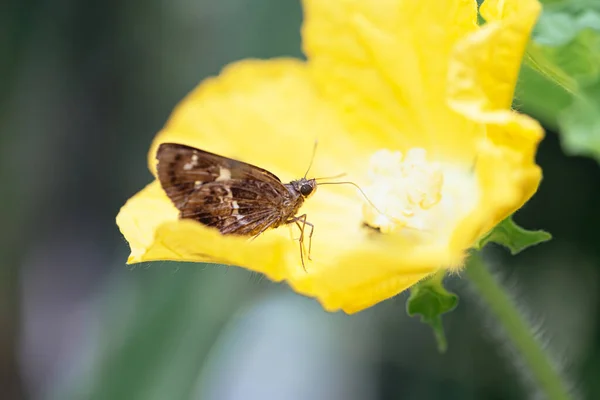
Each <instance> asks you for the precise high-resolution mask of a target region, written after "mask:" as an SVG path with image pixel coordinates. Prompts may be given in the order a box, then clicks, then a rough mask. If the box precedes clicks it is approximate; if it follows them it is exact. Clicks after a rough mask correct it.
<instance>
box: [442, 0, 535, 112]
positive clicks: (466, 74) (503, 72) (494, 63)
mask: <svg viewBox="0 0 600 400" xmlns="http://www.w3.org/2000/svg"><path fill="white" fill-rule="evenodd" d="M481 8H482V13H483V14H484V15H485V17H486V18H488V22H487V23H486V24H485V25H484V26H483V27H482V28H481V29H480V30H479V31H477V32H474V33H472V34H470V35H468V36H467V37H465V38H464V39H463V40H461V41H460V42H459V43H458V44H457V46H456V48H455V49H454V52H453V55H452V60H451V63H450V72H449V76H450V85H449V88H448V91H449V95H450V97H451V99H452V102H451V104H452V106H453V107H454V108H455V109H457V110H459V111H461V112H462V113H464V114H467V115H469V116H471V117H472V118H478V117H479V116H480V115H481V112H482V111H484V112H494V111H498V110H502V112H505V111H506V110H507V109H508V108H509V107H510V105H511V102H512V98H513V94H514V89H515V85H516V82H517V77H518V74H519V68H520V67H521V60H522V57H523V53H524V52H525V47H526V46H527V43H528V41H529V35H530V33H531V30H532V28H533V26H534V24H535V21H536V20H537V17H538V15H539V12H540V8H541V7H540V4H539V3H538V2H537V0H512V1H511V0H502V1H497V0H486V2H485V3H484V4H483V6H482V7H481ZM492 117H493V116H492V115H488V116H487V118H488V120H489V118H492ZM505 118H506V116H504V115H498V116H497V120H498V121H503V120H505Z"/></svg>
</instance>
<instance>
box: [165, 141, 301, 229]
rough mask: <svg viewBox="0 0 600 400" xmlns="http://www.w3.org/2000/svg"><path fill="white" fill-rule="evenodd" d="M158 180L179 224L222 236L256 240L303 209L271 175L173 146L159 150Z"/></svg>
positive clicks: (249, 166)
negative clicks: (187, 220) (181, 220)
mask: <svg viewBox="0 0 600 400" xmlns="http://www.w3.org/2000/svg"><path fill="white" fill-rule="evenodd" d="M156 158H157V160H158V164H157V170H158V179H159V180H160V183H161V185H162V187H163V189H164V190H165V192H166V194H167V196H168V197H169V198H170V199H171V201H172V202H173V204H174V205H175V207H177V209H179V211H180V213H181V217H182V218H190V219H194V220H196V221H199V222H201V223H202V224H204V225H207V226H211V227H215V228H217V229H219V231H220V232H221V233H223V234H239V235H257V234H259V233H262V232H263V231H264V230H266V229H268V228H270V227H274V226H278V225H280V224H283V223H285V222H286V221H287V220H288V219H289V218H290V214H291V217H293V216H294V214H295V212H296V210H297V209H298V207H299V206H300V204H301V203H302V202H301V201H299V202H298V201H297V200H298V196H294V194H293V193H291V192H290V191H289V190H288V189H287V188H286V187H285V186H284V185H283V184H282V183H281V181H280V180H279V178H277V177H276V176H275V175H273V174H272V173H270V172H268V171H266V170H264V169H262V168H259V167H256V166H253V165H251V164H247V163H244V162H241V161H237V160H233V159H230V158H226V157H222V156H219V155H216V154H213V153H209V152H206V151H203V150H199V149H196V148H193V147H189V146H184V145H180V144H174V143H163V144H161V145H160V147H159V149H158V152H157V155H156Z"/></svg>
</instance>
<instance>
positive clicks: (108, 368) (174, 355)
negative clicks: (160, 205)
mask: <svg viewBox="0 0 600 400" xmlns="http://www.w3.org/2000/svg"><path fill="white" fill-rule="evenodd" d="M547 3H552V4H549V7H548V8H547V9H546V10H545V13H544V16H543V17H542V19H541V20H540V25H539V26H538V30H537V31H536V34H535V36H534V43H533V44H532V46H533V47H532V49H531V51H532V53H531V54H532V55H533V57H534V59H535V60H536V61H537V63H538V64H539V63H541V64H542V67H543V68H542V70H543V71H545V73H546V74H547V73H548V70H551V74H553V75H552V76H553V77H554V78H555V79H558V81H559V82H560V83H561V84H562V85H563V87H561V86H560V85H556V84H554V83H552V82H551V81H550V80H549V79H547V77H544V74H542V73H539V72H536V71H535V70H534V69H533V68H526V69H525V70H524V71H523V73H522V76H521V78H520V83H519V87H518V88H517V93H516V100H515V107H517V108H519V109H520V110H522V111H524V112H528V113H530V114H532V115H533V116H535V117H537V118H539V119H540V120H541V121H542V122H543V123H544V125H545V126H546V127H547V129H548V134H547V137H546V139H545V140H544V141H543V143H542V145H541V147H540V151H539V154H538V162H539V164H540V165H541V166H542V167H543V169H544V181H543V183H542V185H541V187H540V190H539V192H538V193H537V194H536V195H535V197H534V198H533V199H532V200H531V201H530V202H529V203H528V204H527V205H526V206H525V208H524V209H523V210H521V211H520V212H519V213H517V215H516V217H515V219H516V221H518V222H519V223H520V224H521V225H523V226H525V227H528V228H535V229H545V230H547V231H549V232H551V233H552V234H553V235H554V240H552V241H551V242H549V243H546V244H543V245H540V246H537V247H535V248H533V249H530V250H528V251H526V252H524V253H522V254H521V255H519V256H517V257H510V256H509V255H508V254H507V252H506V251H504V250H503V249H500V248H491V249H488V251H487V253H486V257H487V259H488V260H489V261H490V264H491V265H492V267H493V268H494V270H495V271H497V274H498V276H499V277H500V279H502V281H503V282H504V284H505V285H506V286H507V288H508V289H509V290H510V291H511V292H512V294H513V295H514V298H515V299H516V300H517V301H518V303H519V304H520V307H521V308H522V310H523V312H525V313H526V315H528V317H529V319H530V321H531V323H532V324H533V326H534V327H535V329H536V330H538V331H539V335H540V338H541V340H542V341H543V342H544V343H545V345H546V346H547V348H548V349H549V351H550V352H551V354H552V355H553V357H554V359H555V361H556V363H557V365H559V366H560V368H561V369H562V371H564V374H565V376H566V377H567V378H568V380H569V382H570V383H571V385H572V387H573V388H574V391H575V393H578V394H579V396H580V398H586V399H600V319H599V318H598V317H599V316H600V313H599V311H600V296H599V287H600V246H599V244H600V243H599V236H598V233H597V230H598V227H599V226H600V168H599V166H598V162H597V161H596V160H595V159H593V158H587V157H585V156H592V157H593V156H596V157H598V156H599V155H600V122H599V118H600V90H598V88H600V83H599V82H600V79H599V77H598V74H599V72H598V70H599V69H600V39H599V38H600V22H598V21H600V5H599V4H598V3H600V2H598V1H596V0H581V1H552V2H547ZM596 17H597V18H598V19H595V18H596ZM301 19H302V10H301V6H300V3H299V1H298V0H252V1H250V0H220V1H215V0H213V1H210V0H175V1H163V0H144V1H140V0H131V1H127V2H125V1H114V0H105V1H98V0H88V1H76V0H61V1H58V0H55V1H50V0H46V1H44V0H21V1H19V0H12V1H11V0H9V1H8V2H5V3H3V5H2V6H0V178H1V180H0V182H1V183H0V185H1V186H0V191H1V193H2V196H1V197H0V206H1V207H0V210H1V219H0V223H1V226H2V229H1V230H0V234H1V235H2V236H1V239H2V240H0V260H2V262H1V264H0V274H1V275H0V293H1V294H2V298H1V299H0V327H1V329H0V393H1V394H0V397H2V399H8V400H11V399H43V400H46V399H57V400H63V399H65V400H66V399H102V400H104V399H109V400H113V399H114V400H120V399H151V400H155V399H156V400H162V399H211V400H212V399H216V400H221V399H223V400H229V399H231V400H237V399H334V400H336V399H344V400H355V399H375V400H379V399H442V398H443V399H525V398H532V397H534V396H535V394H536V393H535V390H534V388H533V387H532V386H531V385H530V383H528V382H527V379H523V378H522V376H521V375H522V374H521V373H520V371H521V368H522V367H521V365H520V362H519V361H518V357H516V356H515V354H514V351H513V350H512V348H511V346H510V344H508V343H506V341H505V339H504V337H503V335H502V333H501V330H500V329H499V327H498V326H497V323H496V322H495V321H494V318H493V316H492V315H490V313H489V311H488V310H487V308H486V307H485V304H482V303H481V301H480V300H479V299H478V297H477V295H476V294H475V293H474V292H473V290H472V288H471V287H470V285H469V282H468V281H467V280H466V279H460V278H459V277H452V278H450V279H448V281H447V282H448V284H447V286H448V287H449V288H450V289H451V290H453V291H455V292H457V293H458V294H459V295H460V296H461V301H460V304H459V307H458V308H457V309H456V310H455V311H454V312H452V313H450V314H448V315H446V316H445V317H444V324H445V327H446V333H447V336H448V343H449V350H448V352H447V353H446V354H443V355H441V354H439V353H438V352H437V350H436V344H435V341H434V338H433V334H432V332H431V330H430V328H429V327H428V326H426V325H423V324H421V323H420V322H419V320H418V319H417V318H409V317H407V316H406V313H405V310H404V307H405V301H406V297H407V295H406V294H401V295H399V296H397V297H396V298H394V299H392V300H389V301H386V302H384V303H381V304H379V305H377V306H375V307H373V308H371V309H369V310H367V311H364V312H362V313H359V314H357V315H354V316H347V315H345V314H342V313H336V314H328V313H326V312H324V311H323V310H322V309H321V308H320V307H319V305H318V304H317V303H316V302H315V301H313V300H311V299H307V298H303V297H301V296H298V295H296V294H294V293H293V292H292V291H291V290H289V289H288V288H287V287H286V286H285V285H283V284H274V283H271V282H268V281H266V280H264V279H261V278H260V277H258V276H256V275H253V274H251V273H249V272H246V271H243V270H240V269H236V268H225V267H215V266H203V265H192V264H173V263H166V262H165V263H152V264H149V263H148V264H143V265H137V266H135V267H128V266H125V260H126V258H127V255H128V247H127V244H126V242H125V241H124V239H123V238H122V237H121V235H120V233H119V231H118V229H117V227H116V225H115V223H114V218H115V216H116V214H117V212H118V210H119V208H120V206H121V205H122V204H123V203H124V202H125V201H126V199H127V198H128V197H129V196H131V195H132V194H134V193H135V192H136V191H137V190H139V189H140V188H142V187H143V186H144V185H145V184H146V183H147V182H148V181H149V180H150V179H151V175H150V173H149V172H148V171H147V169H146V152H147V150H148V147H149V144H150V141H151V140H152V138H153V136H154V134H155V133H156V132H157V131H158V130H159V129H160V128H161V127H162V125H163V123H164V122H165V121H166V119H167V117H168V115H169V114H170V112H171V110H172V108H173V106H174V105H175V104H176V103H177V102H178V101H179V100H180V99H181V98H182V97H183V96H184V95H185V94H186V93H187V92H188V91H189V90H191V89H192V88H193V87H194V86H195V85H196V84H197V83H198V82H199V81H200V80H201V79H203V78H204V77H206V76H209V75H214V74H217V73H218V71H219V70H220V68H221V67H222V66H224V65H225V64H227V63H229V62H231V61H234V60H238V59H242V58H247V57H260V58H265V57H272V56H281V55H287V56H298V57H301V56H302V54H301V50H300V34H299V28H300V24H301ZM565 89H567V90H565ZM565 152H566V153H565ZM577 154H581V155H583V156H578V155H577Z"/></svg>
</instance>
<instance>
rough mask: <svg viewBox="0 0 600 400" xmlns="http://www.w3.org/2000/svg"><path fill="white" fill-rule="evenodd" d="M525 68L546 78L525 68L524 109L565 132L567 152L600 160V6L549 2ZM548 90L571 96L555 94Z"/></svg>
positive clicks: (586, 1)
mask: <svg viewBox="0 0 600 400" xmlns="http://www.w3.org/2000/svg"><path fill="white" fill-rule="evenodd" d="M525 65H526V66H527V67H528V68H529V69H530V70H535V71H536V72H537V73H538V74H540V75H541V76H543V77H544V78H545V79H544V80H540V79H534V78H532V75H531V73H530V72H529V70H528V68H524V69H523V73H522V75H521V79H520V82H519V88H518V89H517V96H518V98H519V100H520V101H521V102H522V103H523V108H524V109H525V110H526V111H527V112H530V113H531V114H533V115H534V116H536V117H537V118H539V119H540V120H542V122H543V123H544V124H545V125H546V126H548V127H550V128H552V129H556V128H559V133H560V134H561V138H562V144H563V147H564V149H565V152H567V153H569V154H573V155H579V154H581V155H586V156H592V157H596V159H597V160H598V161H600V91H599V90H598V87H599V85H600V2H598V1H596V0H567V1H560V2H554V1H552V2H551V1H545V2H544V11H543V13H542V15H541V16H540V19H539V21H538V23H537V25H536V27H535V30H534V32H533V36H532V42H531V43H530V45H529V47H528V49H527V54H526V57H525ZM548 85H554V86H558V87H560V88H562V89H563V90H564V92H566V93H564V94H558V93H556V91H554V92H555V93H553V95H550V93H548V92H551V91H552V90H551V89H548V88H547V86H548ZM566 98H568V100H565V99H566Z"/></svg>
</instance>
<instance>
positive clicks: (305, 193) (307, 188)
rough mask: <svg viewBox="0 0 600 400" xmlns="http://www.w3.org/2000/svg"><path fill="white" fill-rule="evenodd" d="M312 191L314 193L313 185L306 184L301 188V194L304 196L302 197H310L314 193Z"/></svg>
mask: <svg viewBox="0 0 600 400" xmlns="http://www.w3.org/2000/svg"><path fill="white" fill-rule="evenodd" d="M312 191H313V187H312V185H309V184H307V183H305V184H304V185H302V186H300V193H301V194H302V196H308V195H309V194H311V193H312Z"/></svg>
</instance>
